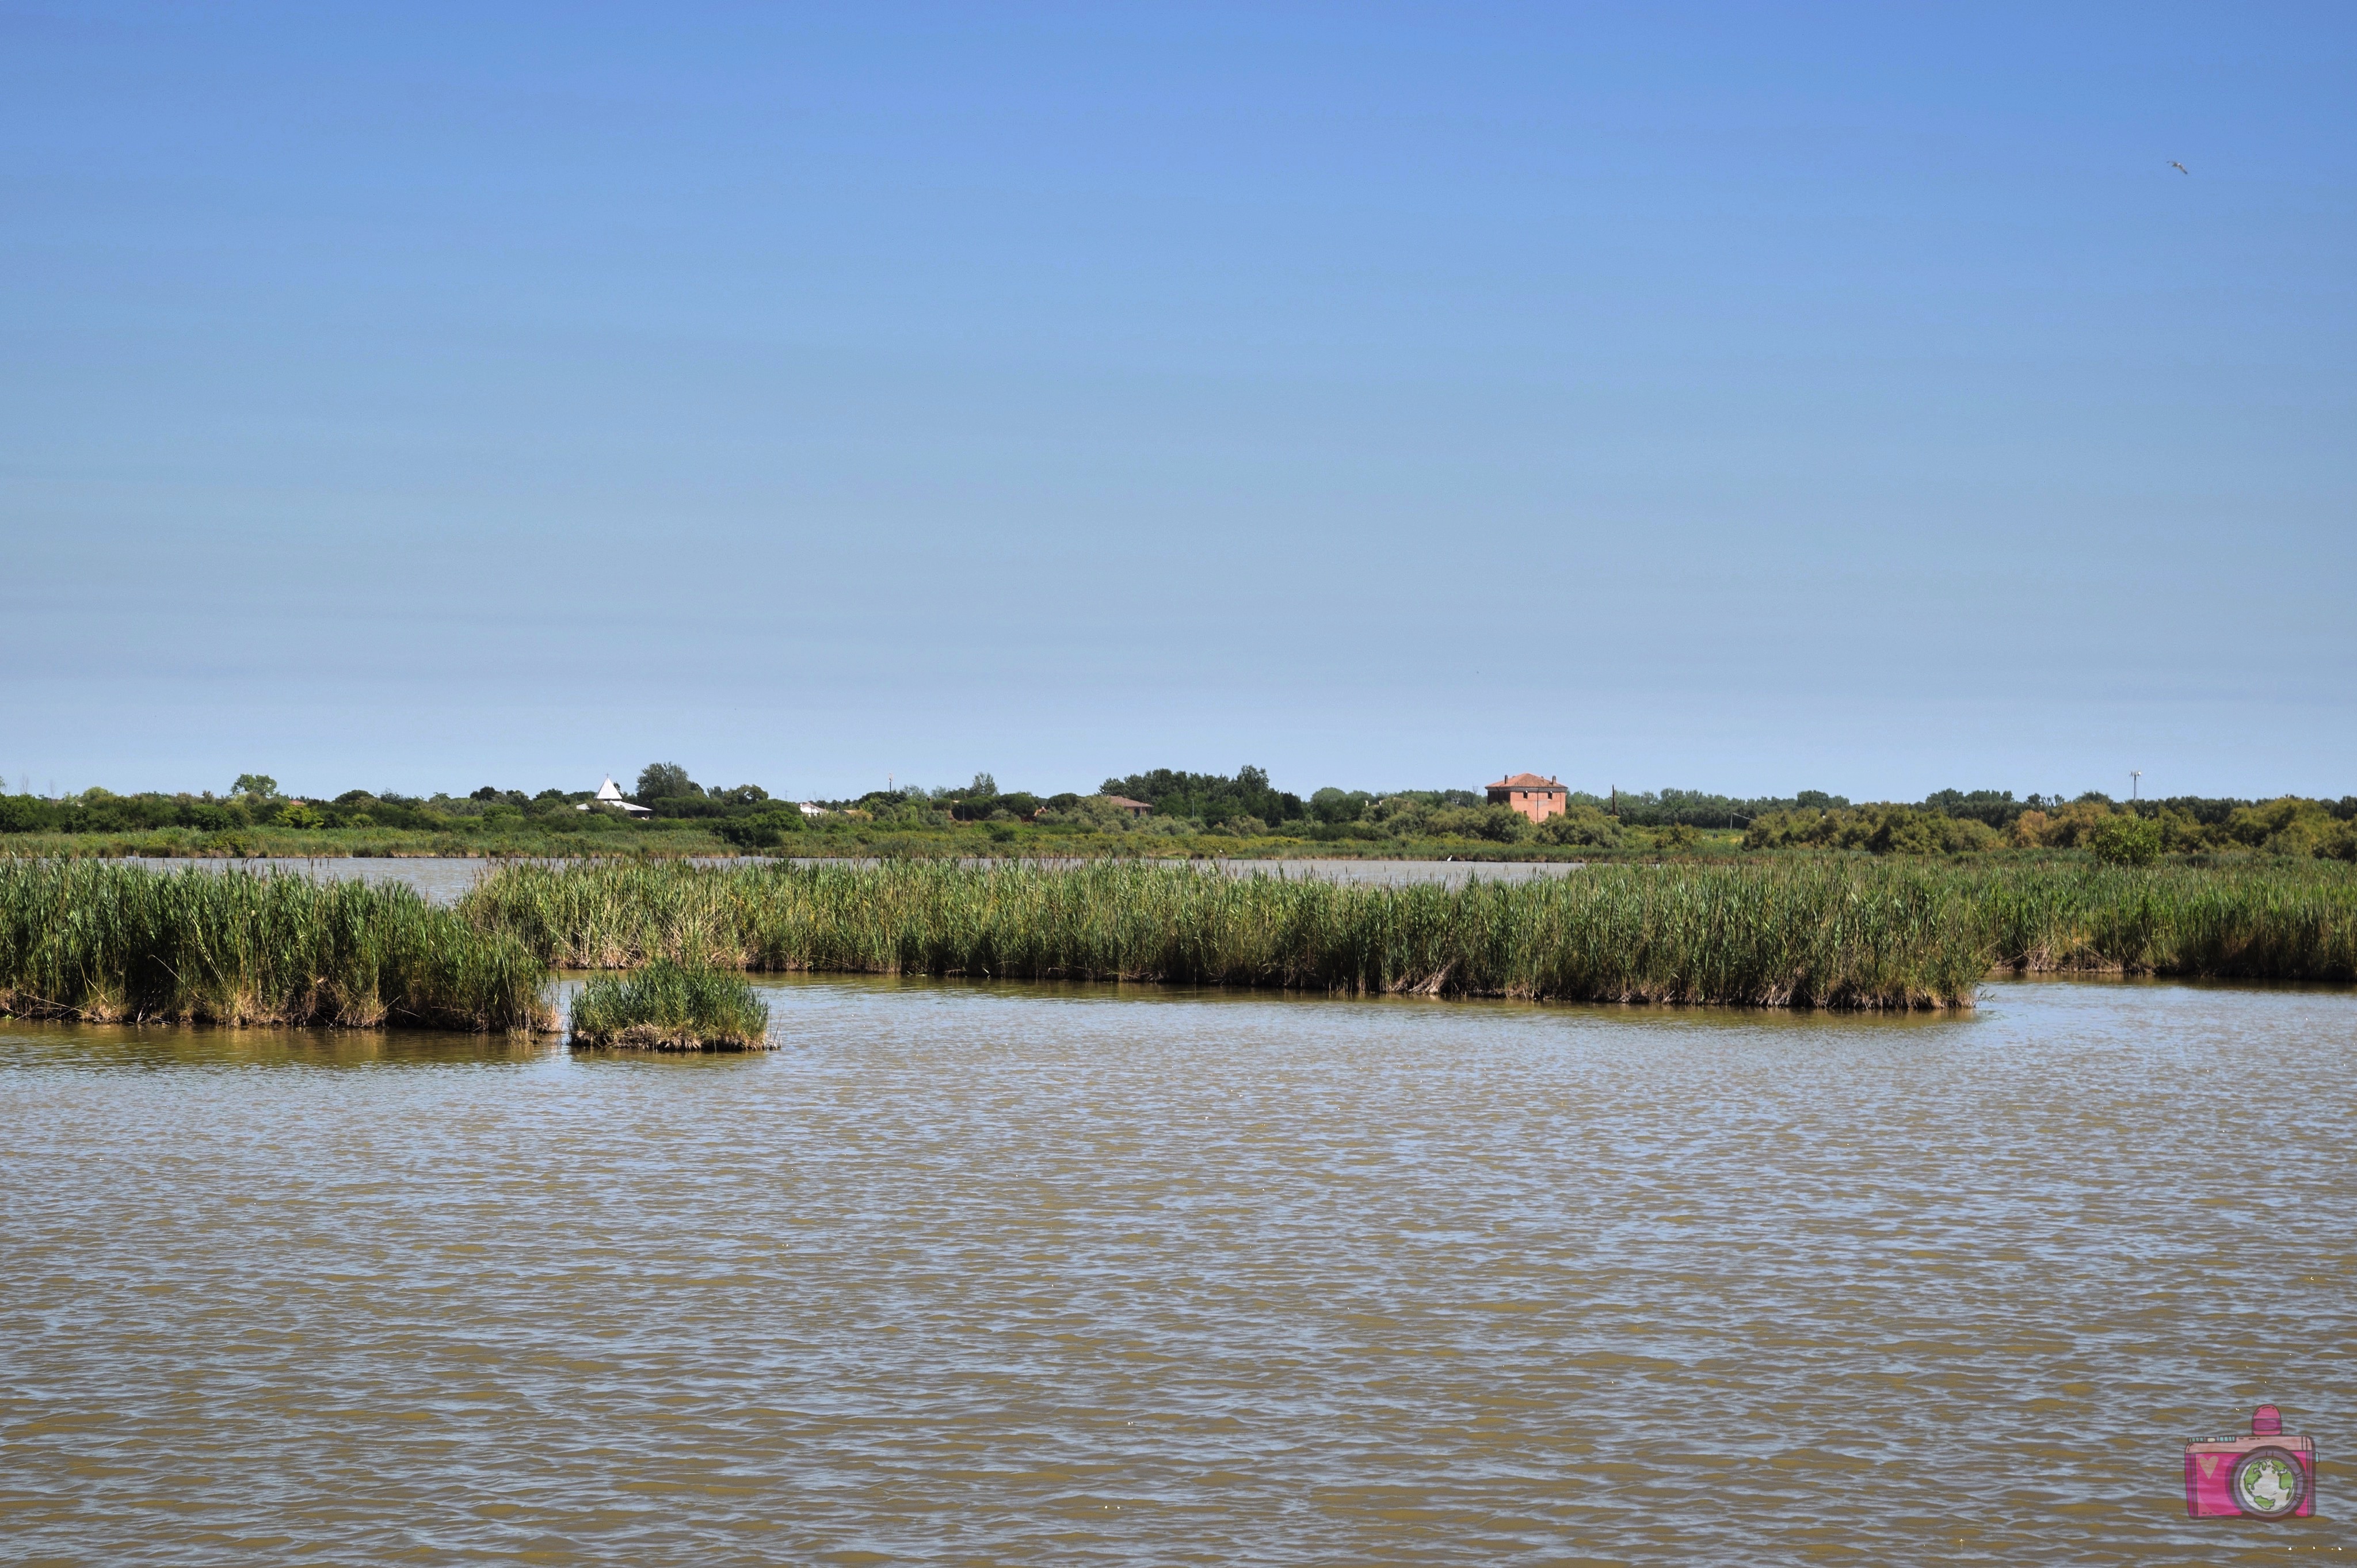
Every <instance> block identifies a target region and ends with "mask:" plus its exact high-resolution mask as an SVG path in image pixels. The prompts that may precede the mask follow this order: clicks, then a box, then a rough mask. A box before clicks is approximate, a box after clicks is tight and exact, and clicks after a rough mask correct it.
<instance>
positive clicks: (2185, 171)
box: [2169, 158, 2193, 178]
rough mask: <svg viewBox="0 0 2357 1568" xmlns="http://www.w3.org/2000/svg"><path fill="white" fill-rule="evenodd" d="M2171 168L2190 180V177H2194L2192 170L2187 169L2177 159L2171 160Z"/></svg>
mask: <svg viewBox="0 0 2357 1568" xmlns="http://www.w3.org/2000/svg"><path fill="white" fill-rule="evenodd" d="M2169 167H2171V168H2173V169H2175V170H2176V171H2177V172H2178V173H2179V174H2181V175H2184V176H2186V177H2189V178H2190V177H2191V176H2192V174H2193V171H2192V170H2191V169H2190V168H2187V167H2186V166H2184V165H2183V164H2181V163H2179V162H2178V161H2177V160H2176V159H2175V158H2171V159H2169Z"/></svg>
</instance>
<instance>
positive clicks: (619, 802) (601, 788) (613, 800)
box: [574, 776, 654, 817]
mask: <svg viewBox="0 0 2357 1568" xmlns="http://www.w3.org/2000/svg"><path fill="white" fill-rule="evenodd" d="M595 806H611V807H612V808H614V810H616V811H619V812H621V813H622V814H623V815H624V816H629V817H651V816H653V815H654V812H653V811H650V810H649V809H648V808H646V807H644V806H634V805H632V804H630V801H628V800H623V799H622V789H621V786H620V785H619V784H617V783H615V782H614V780H613V779H612V778H611V777H610V776H609V777H608V779H607V780H606V782H604V783H603V784H600V785H598V786H597V799H596V800H584V801H582V802H581V804H580V805H578V806H576V807H575V808H574V810H576V811H588V810H590V809H591V808H592V807H595Z"/></svg>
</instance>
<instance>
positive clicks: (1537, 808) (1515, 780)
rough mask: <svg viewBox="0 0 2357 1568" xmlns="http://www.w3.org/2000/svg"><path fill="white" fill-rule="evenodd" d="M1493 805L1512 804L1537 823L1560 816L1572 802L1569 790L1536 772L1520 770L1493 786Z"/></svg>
mask: <svg viewBox="0 0 2357 1568" xmlns="http://www.w3.org/2000/svg"><path fill="white" fill-rule="evenodd" d="M1490 804H1491V805H1493V806H1512V808H1513V809H1514V810H1516V811H1520V812H1521V813H1522V814H1523V815H1524V816H1526V817H1528V818H1530V820H1531V821H1533V822H1545V821H1546V820H1547V819H1548V818H1549V817H1556V816H1561V815H1562V814H1563V811H1564V809H1565V807H1566V806H1567V805H1568V804H1570V792H1569V791H1568V790H1566V789H1564V787H1563V786H1562V785H1560V784H1558V783H1556V782H1555V780H1554V779H1542V778H1540V777H1539V776H1538V775H1537V774H1535V773H1517V774H1515V775H1514V776H1513V777H1512V779H1499V780H1498V781H1497V782H1496V783H1495V784H1492V785H1491V786H1490Z"/></svg>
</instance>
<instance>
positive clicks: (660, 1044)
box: [573, 958, 770, 1051]
mask: <svg viewBox="0 0 2357 1568" xmlns="http://www.w3.org/2000/svg"><path fill="white" fill-rule="evenodd" d="M573 1043H574V1044H575V1045H576V1046H590V1047H620V1048H624V1049H630V1050H660V1051H754V1050H764V1049H767V1048H768V1047H769V1043H770V1007H769V1004H767V1003H765V1002H763V1001H762V1000H761V999H760V998H759V997H758V996H756V995H754V994H753V988H752V987H751V986H749V985H748V984H746V983H745V982H744V979H743V977H741V976H739V975H737V974H735V973H730V972H723V971H720V970H716V969H710V968H702V967H697V968H689V967H686V966H684V965H681V964H676V963H673V962H672V961H670V960H669V959H662V958H659V959H657V960H655V961H653V962H652V963H651V964H649V965H647V966H646V968H644V969H642V970H640V971H639V972H637V973H635V974H633V975H631V976H630V978H629V979H627V980H625V979H621V978H619V977H618V976H615V975H610V974H601V975H599V976H597V978H596V979H594V980H592V981H590V982H589V983H588V984H587V985H585V986H583V987H582V988H581V993H580V994H579V995H577V996H576V997H575V998H574V999H573Z"/></svg>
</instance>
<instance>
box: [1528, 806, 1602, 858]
mask: <svg viewBox="0 0 2357 1568" xmlns="http://www.w3.org/2000/svg"><path fill="white" fill-rule="evenodd" d="M1620 840H1621V834H1620V823H1618V822H1614V821H1613V820H1612V819H1611V818H1610V817H1608V816H1606V815H1605V814H1604V813H1603V812H1601V811H1598V810H1597V809H1596V808H1595V807H1593V806H1574V807H1572V808H1570V809H1569V810H1568V811H1561V812H1558V813H1557V814H1556V815H1555V816H1552V817H1549V818H1548V819H1547V820H1546V821H1545V822H1541V823H1540V824H1539V829H1538V841H1539V843H1552V844H1589V845H1593V846H1595V847H1596V848H1598V849H1609V848H1612V847H1613V846H1614V845H1616V844H1618V843H1620Z"/></svg>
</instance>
